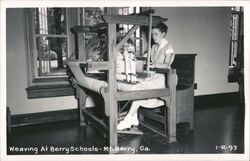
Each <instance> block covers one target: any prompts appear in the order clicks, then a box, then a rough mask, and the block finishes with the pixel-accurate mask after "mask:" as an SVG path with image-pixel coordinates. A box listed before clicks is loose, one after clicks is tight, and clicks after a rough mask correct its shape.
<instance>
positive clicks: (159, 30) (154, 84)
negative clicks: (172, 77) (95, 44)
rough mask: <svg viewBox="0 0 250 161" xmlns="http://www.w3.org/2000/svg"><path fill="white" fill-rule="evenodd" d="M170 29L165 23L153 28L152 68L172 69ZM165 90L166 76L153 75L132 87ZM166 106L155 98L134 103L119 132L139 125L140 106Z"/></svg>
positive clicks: (172, 54)
mask: <svg viewBox="0 0 250 161" xmlns="http://www.w3.org/2000/svg"><path fill="white" fill-rule="evenodd" d="M167 30H168V27H167V26H166V25H165V24H164V23H159V24H158V25H157V26H155V27H153V28H152V38H153V41H154V43H155V44H154V45H153V46H152V49H151V53H150V55H151V61H152V65H151V68H154V67H157V68H166V69H170V67H171V64H172V62H173V60H174V50H173V47H172V45H171V44H170V43H168V41H167V40H166V39H165V38H166V34H167ZM159 88H165V76H164V74H159V73H153V74H152V75H151V76H150V77H148V78H146V79H145V80H144V81H143V82H141V83H138V84H137V85H134V86H133V87H132V90H148V89H159ZM162 105H164V101H163V100H160V99H157V98H153V99H144V100H136V101H133V102H132V105H131V108H130V109H129V112H128V114H127V115H126V116H125V118H124V119H123V120H122V121H121V122H120V123H119V124H118V125H117V129H118V130H123V129H126V128H130V127H131V126H132V125H136V126H137V125H139V121H138V116H137V110H138V109H139V107H140V106H142V107H145V108H155V107H158V106H162Z"/></svg>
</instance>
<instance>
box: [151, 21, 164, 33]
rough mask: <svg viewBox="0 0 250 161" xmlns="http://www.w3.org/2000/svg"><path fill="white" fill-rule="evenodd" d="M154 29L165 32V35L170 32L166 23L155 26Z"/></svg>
mask: <svg viewBox="0 0 250 161" xmlns="http://www.w3.org/2000/svg"><path fill="white" fill-rule="evenodd" d="M152 28H157V29H159V30H160V31H161V32H165V33H167V31H168V26H167V25H165V24H164V23H158V24H157V25H156V26H153V27H152Z"/></svg>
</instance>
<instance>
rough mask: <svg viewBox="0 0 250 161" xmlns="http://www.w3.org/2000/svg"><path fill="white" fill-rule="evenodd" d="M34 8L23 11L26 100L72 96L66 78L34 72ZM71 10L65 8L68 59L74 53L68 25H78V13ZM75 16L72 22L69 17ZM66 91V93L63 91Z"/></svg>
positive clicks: (72, 38)
mask: <svg viewBox="0 0 250 161" xmlns="http://www.w3.org/2000/svg"><path fill="white" fill-rule="evenodd" d="M34 9H36V8H25V9H24V22H25V31H24V35H25V42H26V56H27V63H26V64H27V78H28V79H27V88H26V91H27V96H28V98H44V97H57V96H65V95H73V94H74V89H73V88H72V87H71V85H70V83H69V81H68V76H67V74H66V73H65V75H60V76H46V77H41V76H40V77H38V71H37V72H36V71H35V70H36V57H35V55H36V54H35V52H36V40H35V39H36V33H35V26H34V17H33V14H32V12H33V11H34ZM70 9H71V8H66V16H67V18H66V23H67V24H66V25H67V44H68V47H67V52H68V58H69V57H70V55H71V54H74V53H75V49H74V48H75V44H74V35H73V33H71V31H70V25H72V26H73V25H77V24H79V22H80V21H79V11H78V9H77V8H74V9H75V10H74V11H73V10H72V11H70ZM72 16H75V18H72V19H73V20H69V17H72ZM65 90H67V91H65Z"/></svg>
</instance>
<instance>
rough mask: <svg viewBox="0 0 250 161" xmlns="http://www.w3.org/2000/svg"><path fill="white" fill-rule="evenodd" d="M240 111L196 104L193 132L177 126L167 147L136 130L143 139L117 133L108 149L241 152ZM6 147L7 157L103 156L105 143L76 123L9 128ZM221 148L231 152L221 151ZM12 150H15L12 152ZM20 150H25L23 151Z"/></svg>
mask: <svg viewBox="0 0 250 161" xmlns="http://www.w3.org/2000/svg"><path fill="white" fill-rule="evenodd" d="M243 109H244V107H243V106H242V105H240V104H238V103H231V102H230V104H229V103H220V104H216V103H215V104H213V103H212V104H210V105H206V104H205V105H198V106H196V107H195V114H194V123H195V124H194V131H190V130H189V128H188V125H187V124H185V123H183V124H178V126H177V139H178V142H176V143H173V144H168V143H167V141H166V140H164V138H163V137H161V136H160V135H158V134H155V133H153V132H150V131H148V130H147V129H144V128H142V127H140V128H141V129H142V130H143V131H144V135H143V136H140V135H126V134H119V142H118V144H119V148H120V149H112V150H114V151H115V152H117V153H120V154H122V153H126V154H134V153H135V154H211V153H244V110H243ZM7 144H8V145H7V149H8V154H10V155H15V154H18V155H22V154H25V155H27V154H34V153H36V151H35V150H36V149H35V148H38V154H106V153H108V150H109V149H108V148H109V147H107V146H106V145H107V144H106V140H105V139H104V138H103V137H102V136H100V135H99V133H98V132H97V131H96V130H95V129H94V128H93V127H91V126H88V127H87V128H86V129H83V128H81V129H80V128H79V126H78V122H77V120H72V121H65V122H56V123H49V124H40V125H29V126H23V127H16V128H13V129H12V133H11V134H9V135H8V143H7ZM221 145H222V146H221ZM223 145H226V146H228V145H231V146H233V149H231V150H230V149H228V148H227V149H224V148H223ZM13 147H17V148H19V151H17V150H15V151H12V150H13V149H12V148H13ZM20 148H29V149H28V150H27V149H26V151H27V152H25V151H24V149H22V150H21V149H20ZM32 148H33V149H32ZM42 148H43V150H41V149H42ZM46 148H47V149H46Z"/></svg>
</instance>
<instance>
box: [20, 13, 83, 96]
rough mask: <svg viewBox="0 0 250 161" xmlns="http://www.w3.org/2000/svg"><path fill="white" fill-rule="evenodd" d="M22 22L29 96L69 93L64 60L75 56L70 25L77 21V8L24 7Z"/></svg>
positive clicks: (71, 91)
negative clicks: (27, 61) (23, 24)
mask: <svg viewBox="0 0 250 161" xmlns="http://www.w3.org/2000/svg"><path fill="white" fill-rule="evenodd" d="M25 22H26V32H25V34H26V36H27V57H28V60H29V63H28V72H27V73H28V78H29V79H28V88H27V89H26V90H27V92H28V98H37V97H51V96H63V95H72V94H73V92H74V91H73V89H71V88H70V85H69V82H68V78H67V75H66V64H65V63H66V61H67V60H68V59H71V58H74V57H75V52H74V47H75V45H74V35H73V34H72V33H71V32H70V29H71V27H73V26H75V25H78V24H79V16H78V9H77V8H26V9H25ZM65 89H68V90H66V91H65ZM60 91H61V92H60Z"/></svg>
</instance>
